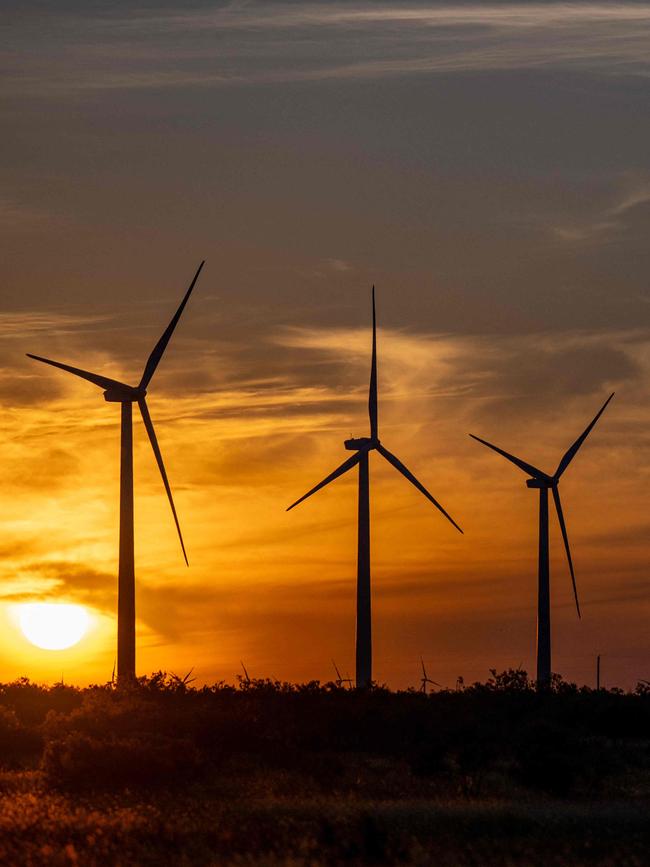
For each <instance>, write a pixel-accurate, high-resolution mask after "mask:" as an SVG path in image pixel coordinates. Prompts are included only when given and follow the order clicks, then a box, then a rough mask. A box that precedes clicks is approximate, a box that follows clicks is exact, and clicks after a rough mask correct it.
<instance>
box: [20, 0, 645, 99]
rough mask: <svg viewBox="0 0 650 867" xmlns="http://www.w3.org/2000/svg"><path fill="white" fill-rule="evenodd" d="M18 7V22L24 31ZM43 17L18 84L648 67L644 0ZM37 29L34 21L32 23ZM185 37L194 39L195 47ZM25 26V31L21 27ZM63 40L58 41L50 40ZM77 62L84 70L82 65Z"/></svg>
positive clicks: (155, 10) (44, 88)
mask: <svg viewBox="0 0 650 867" xmlns="http://www.w3.org/2000/svg"><path fill="white" fill-rule="evenodd" d="M21 25H23V26H24V23H23V22H22V21H21V18H20V16H18V17H17V20H16V25H15V27H14V30H15V31H17V32H18V34H19V36H20V35H21V29H20V28H21ZM43 26H44V27H47V28H48V32H51V30H52V28H53V27H54V29H55V31H56V34H55V35H56V39H54V40H51V41H49V42H48V43H47V46H46V47H44V51H43V52H34V53H33V55H30V56H28V57H27V59H25V55H24V54H23V53H22V52H16V54H15V55H14V56H12V55H9V57H8V59H7V62H6V67H7V70H6V73H7V76H8V78H9V80H10V83H11V86H12V90H13V92H15V93H22V94H28V93H31V94H33V95H42V94H43V93H45V92H49V93H56V92H59V93H63V92H68V93H71V92H79V91H84V90H95V91H98V90H112V89H150V88H170V87H194V88H203V87H224V86H232V85H242V84H244V85H248V84H272V83H286V82H291V81H313V82H317V81H331V80H355V79H358V80H363V79H379V78H383V77H387V76H396V75H419V74H430V73H449V72H485V71H500V70H508V69H509V70H514V69H532V70H540V69H541V70H544V69H564V70H573V71H582V72H589V73H597V74H599V75H609V76H621V75H637V76H646V75H647V74H648V72H649V71H650V60H649V59H648V52H647V40H648V32H649V31H650V13H649V12H648V10H647V8H645V7H644V6H643V5H641V4H635V3H621V4H617V5H616V6H612V5H605V4H556V3H549V4H543V3H532V4H523V3H504V4H483V5H479V4H471V5H470V4H467V5H466V4H454V5H451V4H444V3H441V4H426V5H424V4H422V5H420V4H411V5H410V6H406V5H404V6H402V5H399V4H381V3H380V4H372V5H371V4H367V3H366V4H364V3H355V4H343V3H331V4H323V3H305V4H300V6H298V5H296V4H286V3H265V4H262V3H250V4H245V5H244V6H237V7H221V8H218V9H216V10H215V9H210V10H206V9H205V8H202V7H201V6H197V7H195V8H194V9H191V10H190V11H187V12H183V13H182V14H178V12H177V11H176V10H174V11H172V12H170V11H169V10H168V9H166V8H165V6H164V5H163V4H162V3H161V4H160V5H159V6H158V7H152V8H150V9H149V10H148V12H147V13H146V14H138V13H136V14H127V15H124V14H123V13H121V12H120V11H119V7H118V9H117V10H116V11H114V12H113V13H112V14H108V15H106V14H102V16H101V17H100V16H93V15H92V14H91V13H89V11H88V9H87V8H84V12H83V15H81V14H76V15H75V14H74V12H73V11H72V10H70V12H69V13H68V14H67V15H63V14H62V15H61V16H60V17H59V18H58V19H53V18H52V17H51V16H50V17H48V16H46V17H45V18H44V20H43ZM25 32H26V33H29V37H30V38H31V40H32V41H33V40H34V30H33V28H32V29H26V30H25ZM183 37H187V39H188V40H191V47H189V48H188V47H187V43H186V40H185V39H184V38H183ZM23 38H25V37H23ZM53 46H56V47H53ZM80 68H83V69H84V70H85V74H84V75H78V74H76V73H77V72H78V70H79V69H80Z"/></svg>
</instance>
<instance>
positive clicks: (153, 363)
mask: <svg viewBox="0 0 650 867" xmlns="http://www.w3.org/2000/svg"><path fill="white" fill-rule="evenodd" d="M204 265H205V260H203V262H201V264H200V265H199V267H198V269H197V272H196V274H195V275H194V279H193V280H192V282H191V283H190V288H189V289H188V290H187V292H186V293H185V296H184V298H183V300H182V301H181V303H180V305H179V307H178V310H177V311H176V313H175V314H174V316H173V318H172V321H171V322H170V323H169V325H168V326H167V328H166V329H165V331H164V333H163V336H162V337H161V338H160V340H159V341H158V343H156V345H155V346H154V348H153V351H152V353H151V355H150V356H149V359H148V361H147V363H146V365H145V368H144V373H143V374H142V379H141V380H140V386H139V387H140V388H146V387H147V386H148V385H149V383H150V381H151V377H152V376H153V375H154V373H155V372H156V368H157V367H158V364H159V362H160V359H161V358H162V356H163V352H164V351H165V349H166V348H167V344H168V343H169V340H170V338H171V336H172V334H173V333H174V328H176V325H177V324H178V320H179V319H180V318H181V315H182V313H183V310H184V309H185V305H186V304H187V302H188V300H189V297H190V295H191V294H192V289H194V284H195V283H196V281H197V280H198V279H199V274H200V273H201V268H203V266H204Z"/></svg>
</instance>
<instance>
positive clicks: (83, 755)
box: [42, 732, 201, 790]
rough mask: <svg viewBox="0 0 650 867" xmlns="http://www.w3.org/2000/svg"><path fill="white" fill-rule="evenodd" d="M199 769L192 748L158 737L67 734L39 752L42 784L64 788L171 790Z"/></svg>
mask: <svg viewBox="0 0 650 867" xmlns="http://www.w3.org/2000/svg"><path fill="white" fill-rule="evenodd" d="M200 768H201V762H200V756H199V754H198V751H197V750H196V749H195V747H194V746H193V745H192V744H191V743H190V742H189V741H185V740H178V739H173V738H169V737H165V736H164V735H152V734H148V735H146V736H142V735H139V736H137V735H136V736H132V737H127V738H124V737H113V738H96V737H91V736H90V735H87V734H84V733H80V732H73V733H70V734H68V735H66V736H65V737H63V738H61V739H59V740H53V741H50V742H49V743H48V744H47V745H46V747H45V750H44V752H43V760H42V770H43V773H44V776H45V779H46V781H47V782H48V783H49V784H50V785H52V786H55V787H62V788H68V789H78V790H81V789H101V788H116V787H126V786H150V785H156V786H165V787H166V786H174V785H177V784H179V783H183V782H186V781H188V780H190V779H194V778H195V777H196V775H197V773H198V772H199V770H200Z"/></svg>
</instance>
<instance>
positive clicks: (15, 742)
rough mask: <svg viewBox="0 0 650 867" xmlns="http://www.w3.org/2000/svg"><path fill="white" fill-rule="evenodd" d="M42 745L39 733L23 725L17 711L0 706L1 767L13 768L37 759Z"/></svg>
mask: <svg viewBox="0 0 650 867" xmlns="http://www.w3.org/2000/svg"><path fill="white" fill-rule="evenodd" d="M42 746H43V744H42V740H41V737H40V736H39V735H38V733H37V732H35V731H33V730H32V729H30V728H26V727H24V726H22V725H21V723H20V721H19V719H18V717H17V716H16V713H15V711H13V710H10V709H8V708H6V707H2V706H0V767H3V768H12V769H13V768H17V767H21V766H23V765H25V764H26V763H28V762H29V761H30V760H32V761H37V760H38V756H39V754H40V751H41V748H42Z"/></svg>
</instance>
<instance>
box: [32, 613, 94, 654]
mask: <svg viewBox="0 0 650 867" xmlns="http://www.w3.org/2000/svg"><path fill="white" fill-rule="evenodd" d="M18 622H19V623H20V628H21V630H22V632H23V635H24V636H25V638H26V639H27V640H28V641H30V642H31V643H32V644H33V645H35V646H36V647H40V648H41V649H42V650H65V649H66V648H68V647H72V646H73V645H74V644H77V642H79V641H80V640H81V639H82V638H83V636H84V635H85V633H86V630H87V629H88V612H87V611H86V609H85V608H83V607H82V606H81V605H62V604H57V603H49V602H31V603H27V604H25V605H21V606H20V610H19V613H18Z"/></svg>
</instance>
